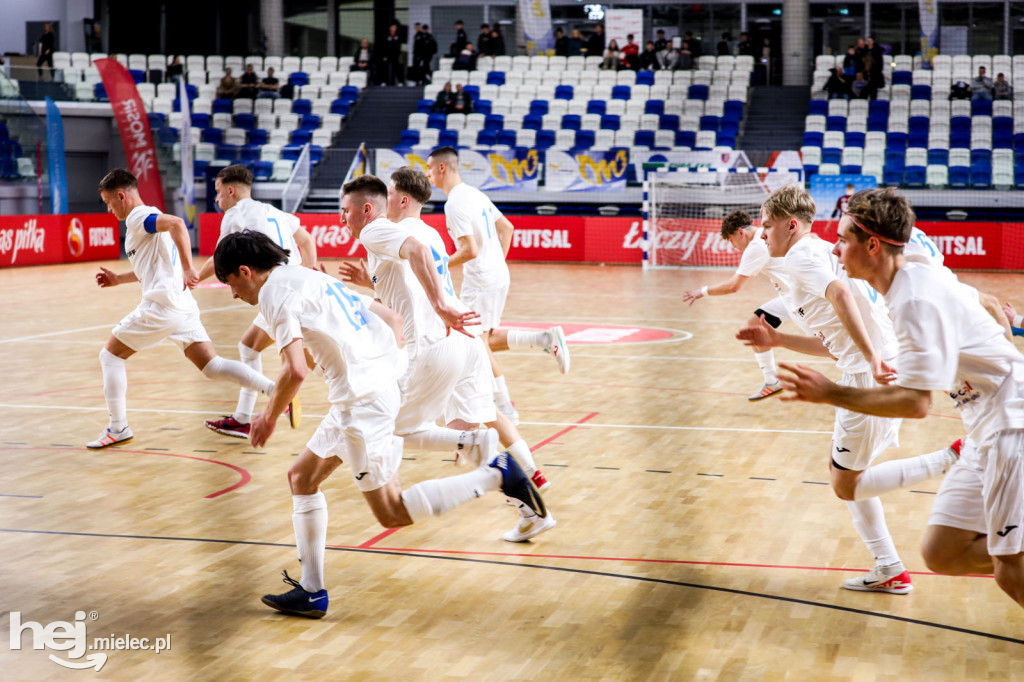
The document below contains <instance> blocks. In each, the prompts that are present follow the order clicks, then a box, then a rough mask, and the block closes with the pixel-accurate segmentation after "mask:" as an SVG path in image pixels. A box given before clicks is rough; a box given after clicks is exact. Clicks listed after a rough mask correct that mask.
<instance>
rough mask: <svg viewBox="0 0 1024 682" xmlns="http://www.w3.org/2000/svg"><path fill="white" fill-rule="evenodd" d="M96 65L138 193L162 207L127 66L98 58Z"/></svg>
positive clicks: (152, 151)
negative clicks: (136, 182) (137, 185)
mask: <svg viewBox="0 0 1024 682" xmlns="http://www.w3.org/2000/svg"><path fill="white" fill-rule="evenodd" d="M95 64H96V68H97V69H98V70H99V72H100V78H102V79H103V87H104V88H105V89H106V91H107V97H109V98H110V106H111V107H112V108H113V110H114V117H115V118H116V119H117V128H118V130H119V131H121V143H122V144H123V145H124V155H125V158H127V159H128V170H130V171H131V172H132V174H133V175H135V177H136V178H138V180H139V194H140V195H141V196H142V200H143V201H144V202H146V205H148V206H154V207H156V208H158V209H160V210H161V211H163V210H164V188H163V183H162V182H161V179H160V169H159V167H158V166H157V159H156V148H155V147H154V146H153V134H152V132H151V131H150V129H149V118H148V117H147V116H146V109H145V108H144V107H143V105H142V99H141V98H140V97H139V90H138V88H136V87H135V81H134V80H133V79H132V76H131V74H130V73H128V69H126V68H124V66H122V65H121V64H120V63H119V62H118V61H116V60H114V59H97V60H96V62H95Z"/></svg>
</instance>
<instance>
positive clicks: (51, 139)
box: [46, 97, 68, 215]
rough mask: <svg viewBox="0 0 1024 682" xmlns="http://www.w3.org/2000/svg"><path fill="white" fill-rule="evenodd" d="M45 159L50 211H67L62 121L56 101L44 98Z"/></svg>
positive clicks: (66, 178)
mask: <svg viewBox="0 0 1024 682" xmlns="http://www.w3.org/2000/svg"><path fill="white" fill-rule="evenodd" d="M46 160H47V167H48V175H49V177H50V213H54V214H57V215H59V214H62V213H67V212H68V174H67V159H66V158H65V157H64V121H63V119H61V117H60V110H59V109H58V108H57V104H56V102H54V101H53V100H52V99H50V98H49V97H47V98H46Z"/></svg>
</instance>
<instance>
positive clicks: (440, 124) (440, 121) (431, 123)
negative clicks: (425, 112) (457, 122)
mask: <svg viewBox="0 0 1024 682" xmlns="http://www.w3.org/2000/svg"><path fill="white" fill-rule="evenodd" d="M447 124H448V114H430V115H429V116H428V117H427V127H428V128H437V129H438V130H444V127H445V126H446V125H447Z"/></svg>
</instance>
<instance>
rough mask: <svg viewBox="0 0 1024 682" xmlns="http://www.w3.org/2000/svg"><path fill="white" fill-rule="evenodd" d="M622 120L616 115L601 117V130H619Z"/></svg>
mask: <svg viewBox="0 0 1024 682" xmlns="http://www.w3.org/2000/svg"><path fill="white" fill-rule="evenodd" d="M619 124H620V120H619V117H618V116H616V115H615V114H608V115H607V116H602V117H601V130H618V129H619Z"/></svg>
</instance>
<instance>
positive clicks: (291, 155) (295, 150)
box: [281, 144, 302, 161]
mask: <svg viewBox="0 0 1024 682" xmlns="http://www.w3.org/2000/svg"><path fill="white" fill-rule="evenodd" d="M300 154H302V145H301V144H286V145H285V146H283V147H281V158H282V159H287V160H288V161H296V160H298V158H299V155H300Z"/></svg>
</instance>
